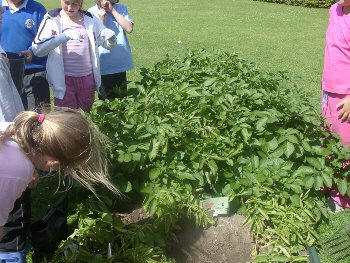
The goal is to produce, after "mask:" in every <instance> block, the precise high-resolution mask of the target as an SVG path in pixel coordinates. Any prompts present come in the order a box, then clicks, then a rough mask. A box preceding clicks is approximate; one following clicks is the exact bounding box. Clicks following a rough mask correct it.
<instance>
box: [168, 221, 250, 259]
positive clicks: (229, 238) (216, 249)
mask: <svg viewBox="0 0 350 263" xmlns="http://www.w3.org/2000/svg"><path fill="white" fill-rule="evenodd" d="M243 222H244V217H243V216H241V215H238V214H234V215H232V216H227V217H219V218H218V220H217V223H216V225H214V226H211V227H209V228H208V229H198V228H195V227H193V226H192V225H190V224H184V225H183V228H182V230H181V231H180V232H179V233H177V235H176V236H177V240H176V241H175V242H173V243H172V244H170V245H169V247H168V249H167V250H168V255H169V256H170V257H173V258H175V260H176V261H177V262H179V263H243V262H244V263H245V262H248V261H249V260H250V259H251V255H252V253H253V251H254V250H255V245H254V243H253V240H252V238H251V236H250V234H249V226H247V225H243Z"/></svg>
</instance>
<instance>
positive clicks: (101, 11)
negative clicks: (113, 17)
mask: <svg viewBox="0 0 350 263" xmlns="http://www.w3.org/2000/svg"><path fill="white" fill-rule="evenodd" d="M106 14H107V12H106V10H104V9H103V8H101V9H99V10H98V17H99V18H100V20H101V22H102V23H104V21H105V18H106Z"/></svg>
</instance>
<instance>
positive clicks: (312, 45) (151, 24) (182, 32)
mask: <svg viewBox="0 0 350 263" xmlns="http://www.w3.org/2000/svg"><path fill="white" fill-rule="evenodd" d="M41 2H42V3H43V4H44V5H45V6H46V7H47V9H52V8H55V7H58V5H59V1H41ZM123 2H124V3H125V4H126V5H127V6H128V9H129V12H130V14H131V16H132V18H133V20H134V22H135V28H134V32H133V33H132V34H131V35H129V40H130V44H131V47H132V52H133V57H134V61H135V69H134V70H133V71H132V72H130V73H129V79H130V80H131V81H135V80H137V79H138V78H139V70H140V68H142V67H151V66H152V65H153V64H154V63H156V62H157V61H159V60H161V59H162V58H164V57H165V55H166V54H169V55H171V56H174V55H182V54H184V53H185V52H186V50H188V49H197V48H206V49H221V50H227V51H230V52H234V51H235V52H238V53H239V54H240V55H241V57H243V58H246V59H247V60H250V61H253V62H255V63H257V64H258V65H259V66H261V67H262V68H264V69H266V70H269V71H279V70H282V71H288V72H289V73H290V75H291V76H292V77H293V78H294V80H295V82H296V83H297V84H299V85H301V86H302V87H303V88H305V89H306V90H309V91H310V94H312V100H313V102H314V105H315V107H319V100H320V80H321V74H322V64H323V50H324V43H325V31H326V27H327V22H328V10H327V9H311V8H303V7H295V6H287V5H280V4H271V3H264V2H255V1H248V0H212V1H200V0H192V1H186V0H153V1H123ZM92 4H93V1H91V0H90V1H85V7H88V6H91V5H92ZM55 187H56V184H55V181H53V180H52V179H50V181H49V182H46V183H44V184H42V186H39V188H38V189H37V190H35V192H34V198H33V199H34V201H33V214H34V217H35V218H38V217H40V216H41V215H42V214H43V213H44V211H46V209H47V204H49V203H52V200H53V198H54V197H51V196H52V194H53V193H54V191H55V189H56V188H55ZM349 221H350V214H349V213H347V212H344V213H338V214H334V215H332V216H331V218H330V221H329V223H326V222H325V223H323V224H322V225H321V226H320V227H319V229H318V232H319V233H320V234H321V236H322V237H324V236H327V235H329V234H330V233H331V232H332V231H333V230H334V229H336V228H337V226H339V225H341V224H343V223H344V222H349ZM321 252H322V251H321ZM323 254H324V253H323ZM321 259H322V261H321V262H334V258H332V257H328V258H327V257H326V256H325V255H321ZM344 262H350V258H348V259H346V260H345V261H344Z"/></svg>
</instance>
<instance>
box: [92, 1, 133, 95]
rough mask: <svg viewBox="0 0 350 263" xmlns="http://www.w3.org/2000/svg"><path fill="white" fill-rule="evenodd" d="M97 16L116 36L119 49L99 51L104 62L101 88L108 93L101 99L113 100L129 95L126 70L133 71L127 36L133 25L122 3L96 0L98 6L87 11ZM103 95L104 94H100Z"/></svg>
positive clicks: (102, 49) (101, 48) (102, 64)
mask: <svg viewBox="0 0 350 263" xmlns="http://www.w3.org/2000/svg"><path fill="white" fill-rule="evenodd" d="M88 11H89V12H90V13H92V14H93V15H95V16H96V17H98V18H99V19H100V20H101V22H102V23H104V25H105V26H106V27H107V28H110V29H112V30H113V31H114V32H115V34H116V36H117V43H118V44H117V46H116V47H115V48H113V49H112V50H107V49H105V48H103V47H100V48H99V53H100V60H101V74H102V76H101V77H102V88H103V89H104V90H102V91H104V92H105V93H106V94H101V97H102V98H103V97H107V98H108V99H114V98H116V97H124V96H125V95H126V89H127V81H126V71H128V70H130V69H132V68H133V61H132V56H131V50H130V46H129V42H128V38H127V35H126V33H131V32H132V31H133V27H134V22H133V21H132V19H131V17H130V16H129V13H128V9H127V8H126V6H125V5H123V4H120V3H119V0H114V1H113V0H109V1H108V0H96V5H95V6H93V7H91V8H90V9H89V10H88ZM101 93H102V92H101Z"/></svg>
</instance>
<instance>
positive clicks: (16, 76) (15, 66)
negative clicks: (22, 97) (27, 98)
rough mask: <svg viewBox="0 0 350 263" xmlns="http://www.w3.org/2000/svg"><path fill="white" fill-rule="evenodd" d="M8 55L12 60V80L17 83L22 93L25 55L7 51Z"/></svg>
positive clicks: (10, 60)
mask: <svg viewBox="0 0 350 263" xmlns="http://www.w3.org/2000/svg"><path fill="white" fill-rule="evenodd" d="M6 55H7V58H8V59H9V62H10V72H11V77H12V80H13V82H14V83H15V86H16V88H17V90H18V93H19V94H22V90H23V78H24V65H25V58H24V56H23V55H20V54H18V53H13V52H6Z"/></svg>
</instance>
